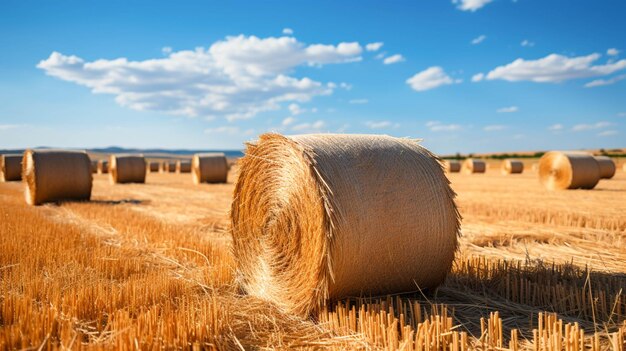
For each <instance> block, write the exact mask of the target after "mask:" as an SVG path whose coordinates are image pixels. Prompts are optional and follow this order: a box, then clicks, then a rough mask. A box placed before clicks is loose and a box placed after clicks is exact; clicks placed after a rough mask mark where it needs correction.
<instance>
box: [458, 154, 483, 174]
mask: <svg viewBox="0 0 626 351" xmlns="http://www.w3.org/2000/svg"><path fill="white" fill-rule="evenodd" d="M486 170H487V164H486V163H485V161H483V160H477V159H474V158H468V159H466V160H465V161H463V166H462V167H461V172H463V173H465V174H472V173H485V171H486Z"/></svg>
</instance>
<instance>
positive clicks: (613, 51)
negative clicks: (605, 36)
mask: <svg viewBox="0 0 626 351" xmlns="http://www.w3.org/2000/svg"><path fill="white" fill-rule="evenodd" d="M606 54H607V55H609V56H617V55H619V50H617V49H616V48H610V49H608V50H607V51H606Z"/></svg>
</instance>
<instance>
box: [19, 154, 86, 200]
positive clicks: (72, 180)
mask: <svg viewBox="0 0 626 351" xmlns="http://www.w3.org/2000/svg"><path fill="white" fill-rule="evenodd" d="M22 168H23V170H22V175H23V177H24V180H25V182H26V190H25V197H26V203H28V204H29V205H41V204H42V203H44V202H52V201H59V200H89V199H90V198H91V186H92V180H93V178H92V173H91V160H90V159H89V156H88V155H87V153H85V152H80V151H64V150H26V152H25V153H24V158H23V160H22Z"/></svg>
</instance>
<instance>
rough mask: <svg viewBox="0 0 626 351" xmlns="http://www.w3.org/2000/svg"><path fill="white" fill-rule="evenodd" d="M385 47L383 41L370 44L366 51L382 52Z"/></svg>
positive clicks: (366, 46)
mask: <svg viewBox="0 0 626 351" xmlns="http://www.w3.org/2000/svg"><path fill="white" fill-rule="evenodd" d="M383 45H384V43H383V42H381V41H378V42H375V43H369V44H367V45H365V50H367V51H378V50H380V48H382V47H383Z"/></svg>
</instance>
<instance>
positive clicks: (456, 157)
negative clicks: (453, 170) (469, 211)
mask: <svg viewBox="0 0 626 351" xmlns="http://www.w3.org/2000/svg"><path fill="white" fill-rule="evenodd" d="M545 153H546V152H545V151H538V152H535V153H533V154H523V155H521V154H517V153H510V154H509V153H503V154H493V155H487V156H476V155H474V154H467V155H464V154H461V153H458V152H457V153H456V154H454V155H446V156H442V157H441V158H442V159H444V160H465V159H466V158H483V159H494V160H504V159H507V158H519V159H525V158H540V157H541V156H543V155H544V154H545ZM595 154H596V155H604V156H610V157H626V153H624V152H622V150H621V149H611V150H605V149H600V150H599V151H598V152H597V153H595Z"/></svg>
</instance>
